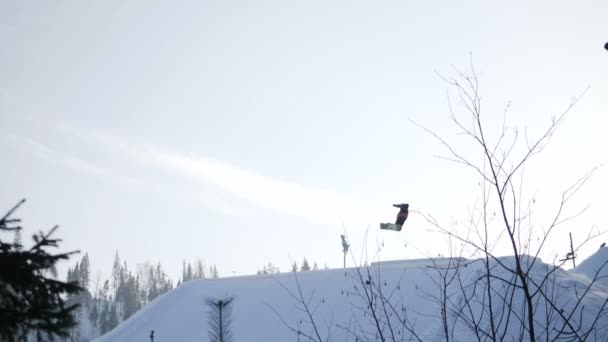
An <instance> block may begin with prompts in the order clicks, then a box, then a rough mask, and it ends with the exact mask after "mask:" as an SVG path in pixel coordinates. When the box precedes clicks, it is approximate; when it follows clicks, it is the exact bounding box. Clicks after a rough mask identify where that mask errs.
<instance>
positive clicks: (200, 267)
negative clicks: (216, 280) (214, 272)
mask: <svg viewBox="0 0 608 342" xmlns="http://www.w3.org/2000/svg"><path fill="white" fill-rule="evenodd" d="M204 267H205V264H203V261H202V260H201V259H198V260H196V265H195V269H194V278H195V279H203V278H205V269H204Z"/></svg>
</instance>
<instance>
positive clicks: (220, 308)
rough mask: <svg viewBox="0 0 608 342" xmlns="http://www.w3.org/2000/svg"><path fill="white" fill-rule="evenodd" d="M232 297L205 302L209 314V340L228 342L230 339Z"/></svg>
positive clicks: (211, 299) (212, 341)
mask: <svg viewBox="0 0 608 342" xmlns="http://www.w3.org/2000/svg"><path fill="white" fill-rule="evenodd" d="M233 301H234V297H229V298H224V299H215V298H209V299H207V300H206V303H207V306H208V312H209V340H210V341H211V342H229V341H231V339H232V332H231V330H232V318H231V316H232V302H233Z"/></svg>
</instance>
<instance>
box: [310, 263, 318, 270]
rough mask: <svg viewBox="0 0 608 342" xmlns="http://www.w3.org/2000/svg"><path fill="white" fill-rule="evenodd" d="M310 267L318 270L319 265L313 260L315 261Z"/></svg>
mask: <svg viewBox="0 0 608 342" xmlns="http://www.w3.org/2000/svg"><path fill="white" fill-rule="evenodd" d="M312 269H313V270H314V271H316V270H318V269H319V266H317V262H316V261H315V263H314V264H313V265H312Z"/></svg>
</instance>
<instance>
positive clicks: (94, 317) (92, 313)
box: [89, 302, 99, 328]
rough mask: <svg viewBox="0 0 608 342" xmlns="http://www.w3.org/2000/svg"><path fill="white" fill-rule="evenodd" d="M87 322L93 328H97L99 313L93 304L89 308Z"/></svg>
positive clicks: (95, 304)
mask: <svg viewBox="0 0 608 342" xmlns="http://www.w3.org/2000/svg"><path fill="white" fill-rule="evenodd" d="M89 321H90V322H91V324H92V325H93V326H94V327H97V328H99V311H98V308H97V303H95V302H93V304H92V305H91V307H90V308H89Z"/></svg>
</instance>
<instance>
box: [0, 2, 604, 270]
mask: <svg viewBox="0 0 608 342" xmlns="http://www.w3.org/2000/svg"><path fill="white" fill-rule="evenodd" d="M607 12H608V3H607V2H606V1H577V2H573V1H534V2H529V1H515V2H513V1H511V2H508V3H501V4H497V3H495V2H487V1H458V2H456V1H424V2H420V1H417V2H415V1H367V2H363V1H244V0H239V1H170V2H162V1H156V0H152V1H143V0H141V1H140V0H133V1H126V0H105V1H86V2H85V1H52V2H48V1H27V2H24V1H17V0H4V1H1V2H0V41H1V42H2V44H0V75H1V76H0V156H1V158H2V159H1V160H2V163H1V165H2V167H1V168H0V179H1V187H2V191H1V192H0V208H4V209H2V210H7V209H8V208H9V207H11V206H12V205H13V204H14V203H16V202H17V201H18V200H19V199H20V198H22V197H27V199H28V202H27V204H26V205H25V206H24V207H23V208H22V209H21V210H20V211H19V215H18V216H20V217H22V218H23V219H24V226H25V228H26V232H25V235H27V236H29V235H30V234H31V233H33V232H34V231H37V230H40V229H47V228H50V227H51V226H52V225H54V224H59V225H60V227H61V228H60V231H59V232H58V236H60V237H61V238H63V240H64V243H63V248H64V249H66V250H67V249H80V250H82V251H85V252H88V253H89V255H90V258H91V262H92V264H93V265H92V267H93V268H94V269H95V270H102V271H103V272H104V274H105V275H106V276H107V275H108V274H109V270H110V268H111V265H112V260H113V256H114V253H115V251H117V250H118V251H119V253H120V255H121V256H122V257H123V258H124V259H126V260H127V261H128V262H129V264H130V266H131V267H133V268H134V266H135V264H136V263H140V262H143V261H150V262H157V261H161V263H162V264H163V265H164V266H165V267H166V268H167V269H168V270H169V271H170V273H171V275H172V276H174V278H175V276H176V275H177V274H178V273H179V272H180V270H181V263H182V260H183V259H186V260H194V259H196V258H201V259H203V260H204V261H205V262H206V263H208V264H216V265H217V266H218V268H219V271H220V274H222V275H225V276H227V275H231V274H249V273H254V272H255V271H256V270H258V269H260V268H261V267H262V265H263V264H266V263H267V262H269V261H270V262H273V263H274V264H276V265H278V266H279V267H280V268H281V269H282V270H285V271H286V270H288V269H289V268H290V266H289V265H290V264H291V260H295V261H298V263H299V262H300V261H301V260H302V258H303V257H306V258H307V259H309V260H310V261H311V262H312V261H316V262H318V263H319V265H323V264H327V265H328V266H330V267H339V266H341V263H342V250H341V245H340V237H339V235H340V234H344V233H346V234H347V235H348V237H349V239H350V240H351V242H352V245H353V250H354V251H355V253H356V254H357V256H359V255H362V254H364V253H365V251H367V253H368V254H370V255H372V254H375V252H376V249H377V246H383V247H382V249H383V250H382V258H383V259H398V258H415V257H423V256H425V255H437V254H439V253H444V254H445V253H446V250H447V247H446V244H445V243H444V241H443V239H442V238H441V237H440V236H438V235H437V234H433V233H430V232H428V231H427V228H428V226H427V225H425V224H424V221H423V220H422V218H421V217H420V215H419V214H417V213H413V214H412V215H411V217H410V219H409V220H408V222H407V223H406V225H405V227H404V230H403V231H402V232H401V233H394V232H384V231H379V230H378V228H377V227H378V224H379V223H380V222H389V221H393V220H394V218H395V214H396V211H395V210H394V208H392V207H391V204H393V203H396V202H408V203H410V204H411V208H412V209H414V210H415V211H421V212H424V213H429V214H432V215H433V216H434V217H436V218H437V219H439V220H441V222H442V223H444V224H446V225H448V226H449V225H450V223H451V222H453V221H459V220H461V221H462V220H464V219H466V217H467V215H468V212H469V210H471V208H473V207H474V203H475V201H476V200H477V199H478V198H479V191H478V190H477V182H478V181H479V180H478V179H477V178H476V177H475V174H474V173H472V172H471V171H470V170H467V169H465V168H463V167H462V166H460V165H456V164H453V163H449V162H446V161H444V160H440V159H437V158H435V157H434V155H437V154H443V152H444V150H443V148H442V146H441V145H440V144H438V143H437V141H436V140H435V139H434V138H433V137H431V136H430V135H429V134H427V133H425V132H424V131H423V130H422V129H420V128H419V127H417V126H416V125H414V124H413V123H412V121H415V122H418V123H420V124H422V125H424V126H426V127H428V128H431V129H433V130H434V131H436V132H438V133H439V134H441V135H442V136H444V137H446V138H448V139H460V138H461V137H459V136H457V135H456V133H457V132H458V130H457V128H456V127H454V126H453V125H451V123H450V121H449V119H448V114H449V111H448V102H447V96H446V93H447V91H448V90H449V89H450V88H449V86H448V85H447V84H446V83H445V82H444V81H443V80H442V79H441V77H439V76H438V74H441V75H446V76H453V75H454V69H453V67H456V68H458V69H461V70H467V69H468V68H469V65H470V62H471V56H472V61H473V64H474V65H475V68H476V70H477V72H478V74H479V80H480V91H481V94H482V97H483V106H484V107H483V110H484V112H483V115H484V117H485V120H486V122H488V123H489V124H490V126H492V127H497V126H496V124H499V123H501V122H502V119H503V111H504V108H505V107H506V106H507V104H508V103H509V102H510V109H509V114H508V124H509V127H514V126H518V127H520V129H521V130H522V131H523V128H524V127H526V128H527V129H528V132H529V133H530V134H531V135H533V134H534V133H538V132H540V131H541V130H542V128H543V127H546V126H547V125H548V124H549V123H550V121H551V118H552V117H554V116H555V115H558V114H559V113H561V112H562V111H563V110H564V109H565V108H566V107H567V106H568V104H569V103H570V102H571V100H572V98H574V97H576V96H579V95H581V94H582V93H583V92H585V90H586V89H587V91H586V92H585V94H584V96H583V97H582V99H581V100H580V101H579V103H578V104H577V105H576V106H575V107H574V108H573V109H572V111H571V112H570V113H569V115H568V117H567V120H566V121H565V122H564V124H563V125H562V126H561V128H560V130H559V131H558V132H557V135H556V136H555V138H554V139H553V140H552V142H551V145H550V147H549V148H548V149H547V150H546V151H545V152H544V153H543V154H542V155H541V156H539V157H538V159H536V160H535V161H534V162H533V163H531V164H530V166H529V167H528V168H527V169H526V171H527V172H528V174H529V177H527V178H526V183H525V185H526V189H527V194H528V195H530V196H538V198H539V199H543V201H541V200H539V201H537V203H538V206H539V208H538V215H539V216H538V218H537V219H536V221H535V222H534V224H535V226H537V227H539V229H542V227H543V225H546V223H547V222H548V221H549V220H548V218H547V216H546V215H544V214H545V213H546V212H545V211H547V212H548V211H549V210H552V209H554V208H555V205H556V203H555V198H556V197H555V196H556V195H559V192H560V191H561V190H563V189H565V188H567V187H568V186H569V185H571V184H572V183H573V182H574V181H576V179H577V178H578V177H580V176H581V175H583V174H585V173H586V172H587V171H589V170H590V169H592V168H593V167H596V166H601V165H602V164H604V165H605V164H606V162H607V161H608V152H607V150H606V146H608V138H607V135H606V131H607V129H608V119H607V117H608V51H606V50H604V49H603V45H604V44H605V43H606V41H608V24H607V22H606V15H605V14H606V13H607ZM497 133H498V131H492V132H491V134H492V135H493V136H494V137H496V134H497ZM457 146H462V147H463V148H465V153H467V154H468V155H475V154H474V153H475V152H474V151H472V150H467V148H468V147H467V146H469V145H457ZM607 189H608V172H607V170H606V166H604V167H600V168H599V170H598V171H597V172H596V173H595V175H594V177H593V178H592V179H591V181H590V182H589V184H588V186H587V187H586V188H585V189H584V190H583V191H582V192H581V193H580V196H579V197H578V198H577V200H576V201H575V202H573V204H572V207H573V209H572V210H573V212H575V211H576V210H577V209H579V208H582V207H584V206H586V205H587V204H590V205H591V207H590V209H589V210H588V211H587V212H586V213H585V215H584V216H582V217H581V218H579V219H578V220H577V221H573V222H568V223H567V224H566V225H565V226H564V227H562V228H561V230H559V231H558V232H557V233H556V240H555V241H553V242H552V244H551V245H550V246H549V247H548V249H547V250H548V253H549V254H550V253H554V252H555V251H559V252H560V253H561V252H562V250H563V249H565V248H566V246H567V242H566V239H567V232H569V231H572V232H573V234H574V237H575V240H576V239H577V238H579V239H582V238H583V236H584V232H586V231H587V230H588V229H589V228H591V227H592V226H594V225H596V226H597V227H599V228H600V229H604V230H606V229H607V228H608V220H607V219H606V216H605V208H606V207H607V206H608V195H607V191H606V190H607ZM365 237H367V245H366V244H365ZM406 243H407V247H406V246H405V245H406ZM599 243H601V241H598V243H594V244H592V245H590V246H589V247H588V248H586V249H585V250H583V251H582V252H581V253H580V254H581V256H584V255H588V254H589V253H592V252H593V251H594V250H595V249H596V248H597V245H599ZM549 254H547V255H549Z"/></svg>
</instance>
